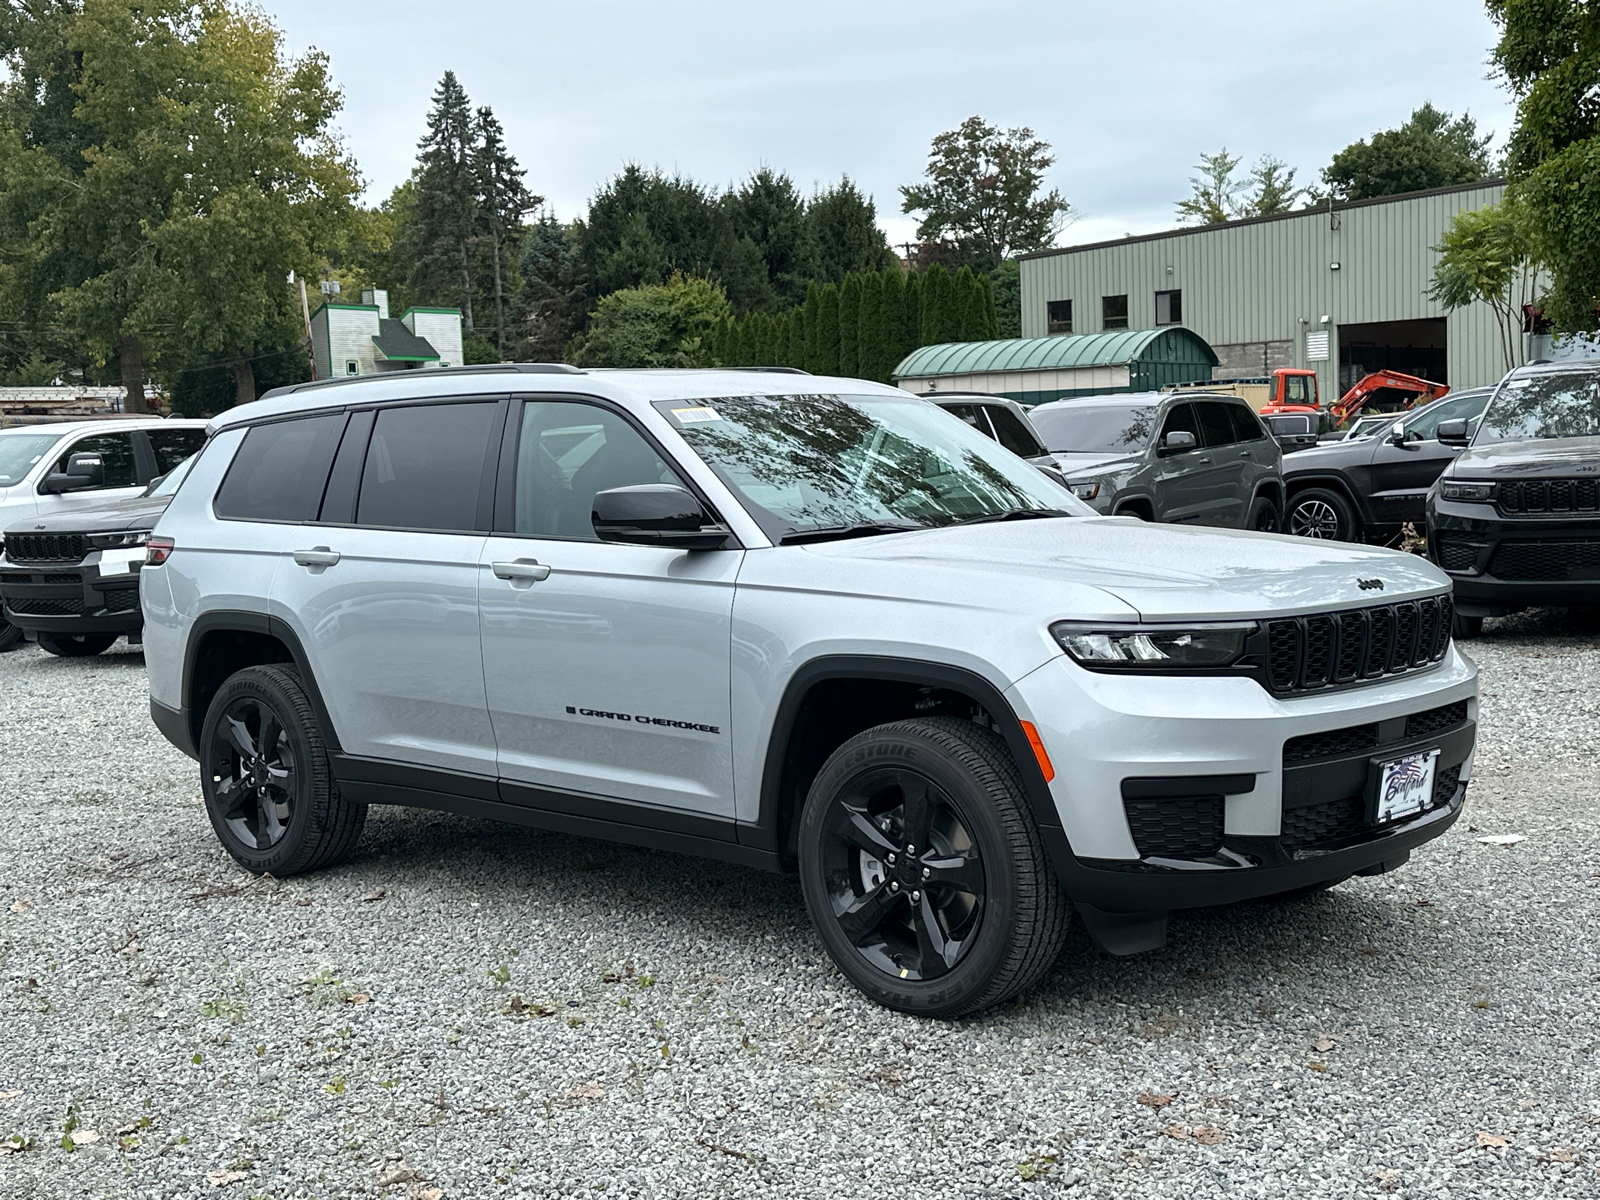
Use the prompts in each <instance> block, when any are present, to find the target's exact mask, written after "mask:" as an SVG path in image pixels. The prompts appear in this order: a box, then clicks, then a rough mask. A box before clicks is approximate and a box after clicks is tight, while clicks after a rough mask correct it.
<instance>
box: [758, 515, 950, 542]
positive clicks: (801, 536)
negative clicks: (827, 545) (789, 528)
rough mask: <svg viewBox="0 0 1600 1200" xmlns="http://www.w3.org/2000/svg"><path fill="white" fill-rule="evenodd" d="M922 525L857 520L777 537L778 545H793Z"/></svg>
mask: <svg viewBox="0 0 1600 1200" xmlns="http://www.w3.org/2000/svg"><path fill="white" fill-rule="evenodd" d="M922 528H925V527H924V526H922V525H907V524H901V523H898V522H894V521H857V522H856V523H855V524H853V525H820V526H818V527H817V528H815V529H796V530H795V531H794V532H792V533H786V534H784V535H783V536H782V537H781V538H779V539H778V544H779V545H780V546H793V545H795V544H796V543H801V542H830V541H834V540H835V539H838V538H853V537H871V536H872V535H873V534H877V533H908V532H910V531H911V530H914V529H922Z"/></svg>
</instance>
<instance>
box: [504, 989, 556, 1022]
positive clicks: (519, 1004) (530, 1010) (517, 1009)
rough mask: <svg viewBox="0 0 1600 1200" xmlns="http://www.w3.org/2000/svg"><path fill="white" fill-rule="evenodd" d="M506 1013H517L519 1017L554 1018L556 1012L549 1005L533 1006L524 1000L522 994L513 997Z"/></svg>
mask: <svg viewBox="0 0 1600 1200" xmlns="http://www.w3.org/2000/svg"><path fill="white" fill-rule="evenodd" d="M506 1011H507V1012H509V1013H515V1014H516V1015H517V1016H521V1015H523V1014H524V1013H526V1014H527V1015H528V1016H530V1017H552V1016H554V1015H555V1012H556V1010H555V1009H554V1008H552V1007H551V1006H550V1005H548V1004H531V1003H529V1002H528V1001H526V1000H524V999H523V998H522V996H521V995H520V994H519V995H516V996H512V997H511V1001H510V1003H508V1004H507V1005H506Z"/></svg>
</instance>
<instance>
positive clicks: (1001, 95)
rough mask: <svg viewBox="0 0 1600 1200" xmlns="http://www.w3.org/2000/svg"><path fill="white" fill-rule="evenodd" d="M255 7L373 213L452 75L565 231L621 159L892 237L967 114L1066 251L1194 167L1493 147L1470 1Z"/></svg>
mask: <svg viewBox="0 0 1600 1200" xmlns="http://www.w3.org/2000/svg"><path fill="white" fill-rule="evenodd" d="M264 2H265V5H266V7H267V9H268V11H269V12H270V13H271V14H272V16H273V18H274V19H275V20H276V21H277V22H278V24H279V25H280V26H281V27H282V28H283V30H284V32H285V35H286V38H287V49H288V50H289V51H290V52H291V53H300V52H303V51H304V50H305V49H306V48H307V47H309V46H316V47H318V48H319V49H321V50H323V51H325V52H326V53H327V54H328V55H329V56H330V57H331V59H332V65H333V73H334V77H335V79H336V80H337V81H338V83H339V84H340V86H341V87H342V88H343V89H344V92H345V98H346V107H345V112H344V114H343V116H342V118H341V122H340V124H341V127H342V129H343V132H344V134H345V137H346V140H347V142H348V144H349V147H350V149H351V150H352V151H353V152H354V154H355V156H356V158H357V160H358V161H359V163H360V165H361V169H362V171H363V172H364V173H365V175H366V178H367V181H368V184H369V199H372V200H374V201H375V200H378V199H381V198H382V197H383V196H385V195H387V194H388V192H389V190H390V189H391V188H393V187H394V186H395V184H397V183H399V182H400V181H402V180H403V179H404V178H405V176H406V174H407V172H408V171H410V169H411V166H412V163H413V161H414V156H415V153H416V142H417V139H418V138H419V137H420V136H421V134H422V131H423V127H424V120H425V117H426V115H427V110H428V106H429V98H430V96H431V94H432V91H433V88H434V86H435V84H436V83H437V82H438V79H439V77H440V75H441V74H443V72H444V71H446V70H453V71H455V73H456V75H457V76H458V77H459V78H460V80H461V82H462V84H463V85H464V86H465V87H466V89H467V94H468V95H469V96H470V97H471V98H472V102H473V103H474V104H475V105H483V104H487V105H490V106H492V107H493V108H494V110H495V113H496V115H497V116H498V117H499V118H500V121H501V123H502V124H503V125H504V126H505V129H506V134H507V140H508V141H509V143H510V146H511V149H512V151H513V152H514V153H515V154H516V155H517V157H518V158H519V159H520V160H521V162H522V165H523V166H524V167H525V168H526V169H527V172H528V183H529V186H530V187H531V188H532V189H533V190H534V191H535V192H536V193H539V194H542V195H544V196H545V197H546V198H547V199H548V200H549V202H550V203H551V204H552V205H553V206H554V208H555V210H556V212H557V214H558V215H559V216H561V217H562V218H563V219H566V218H570V217H572V216H574V215H581V214H582V212H583V210H584V208H585V207H586V204H587V201H588V198H589V197H590V196H591V195H593V193H594V191H595V190H596V188H597V187H599V186H600V185H601V184H602V183H603V182H604V181H605V180H606V179H608V178H610V177H611V176H613V175H615V174H616V172H617V171H618V170H620V169H621V168H622V167H623V165H624V164H626V163H628V162H630V161H631V162H638V163H642V164H645V165H647V166H651V165H658V166H660V167H662V168H663V169H665V170H668V171H681V172H683V173H685V174H687V175H690V176H693V177H694V178H696V179H699V180H702V181H705V182H708V183H716V184H721V185H725V184H727V183H729V182H731V181H734V180H738V179H740V178H743V177H744V176H746V175H748V174H749V173H750V172H751V171H753V170H755V169H756V168H757V167H758V166H760V165H761V164H763V163H765V164H768V165H770V166H772V167H774V168H776V169H778V170H781V171H786V172H788V173H789V175H790V176H791V177H792V178H793V179H794V180H795V182H796V183H797V184H799V185H800V187H801V188H802V189H803V190H805V191H807V192H809V191H810V190H811V189H812V188H813V187H814V186H816V185H819V184H826V183H828V182H831V181H833V180H836V179H838V177H839V176H840V175H841V174H849V175H850V177H851V178H852V179H854V180H856V181H857V183H858V184H859V185H860V186H861V187H862V188H863V190H865V191H866V192H868V193H870V194H871V195H872V196H873V197H874V198H875V199H876V201H877V206H878V216H879V219H880V223H881V224H882V225H883V226H884V228H885V229H886V230H887V231H888V232H889V234H890V237H891V240H893V241H896V242H899V241H903V240H905V239H907V238H909V237H911V236H913V234H914V229H915V224H914V221H913V220H912V219H911V218H909V217H904V216H902V215H901V214H900V195H899V191H898V187H899V185H900V184H903V183H908V182H911V181H912V180H914V179H916V178H917V177H918V176H919V175H920V174H921V172H922V170H923V167H924V165H925V163H926V160H927V153H928V144H929V142H930V140H931V139H932V138H933V137H934V135H935V134H938V133H940V132H941V131H943V130H947V129H951V128H954V127H955V126H956V125H958V124H959V123H960V122H961V121H962V120H963V119H964V118H966V117H968V116H971V115H973V114H978V115H981V116H983V117H984V118H986V119H987V120H989V121H990V122H992V123H995V124H998V125H1002V126H1016V125H1026V126H1029V127H1030V128H1032V129H1033V130H1034V132H1035V133H1036V134H1038V135H1039V136H1040V137H1042V138H1044V139H1045V140H1046V141H1048V142H1050V143H1051V144H1052V145H1053V146H1054V147H1055V153H1056V158H1057V160H1056V164H1055V166H1054V168H1053V169H1052V170H1051V173H1050V176H1049V180H1048V183H1049V185H1050V186H1053V187H1057V188H1059V189H1060V190H1061V191H1062V193H1063V194H1064V195H1065V196H1066V197H1067V198H1068V199H1069V200H1070V201H1071V202H1072V205H1073V207H1074V209H1075V210H1076V211H1077V212H1078V214H1079V220H1078V221H1077V223H1076V224H1074V225H1073V226H1072V227H1071V228H1069V229H1068V230H1067V231H1066V232H1065V233H1064V234H1063V235H1062V238H1061V239H1060V241H1061V243H1062V244H1070V243H1073V242H1087V241H1095V240H1098V239H1101V238H1107V237H1118V236H1121V235H1122V234H1124V233H1145V232H1150V231H1153V230H1157V229H1163V228H1167V227H1170V226H1171V225H1172V224H1173V204H1174V202H1175V201H1176V200H1177V199H1178V198H1179V197H1181V196H1183V195H1186V194H1187V193H1188V190H1189V186H1188V178H1189V176H1190V175H1191V174H1192V173H1193V171H1192V167H1193V164H1194V163H1195V161H1196V156H1197V155H1198V154H1199V153H1200V152H1202V151H1210V150H1215V149H1217V148H1218V147H1221V146H1224V145H1225V146H1227V148H1228V149H1229V150H1230V151H1231V152H1233V153H1236V154H1239V155H1242V156H1243V157H1244V158H1245V160H1246V164H1247V165H1248V163H1250V162H1253V161H1254V160H1255V159H1256V158H1257V157H1258V156H1260V155H1262V154H1266V153H1271V154H1275V155H1277V156H1278V157H1279V158H1282V159H1284V160H1285V161H1286V162H1288V163H1289V164H1290V165H1291V166H1294V167H1296V168H1298V170H1299V176H1298V181H1300V182H1311V181H1313V180H1315V179H1316V178H1317V175H1318V172H1320V170H1321V169H1322V167H1324V166H1325V165H1326V164H1327V162H1328V160H1329V158H1330V157H1331V156H1332V154H1333V153H1334V152H1335V151H1337V150H1339V149H1340V148H1341V147H1343V146H1345V145H1347V144H1348V143H1350V142H1352V141H1355V140H1356V139H1358V138H1362V137H1366V136H1368V135H1369V134H1371V133H1372V132H1373V131H1374V130H1377V129H1383V128H1389V127H1392V126H1394V125H1397V124H1399V123H1401V122H1402V121H1404V120H1405V119H1406V117H1407V116H1408V115H1409V114H1410V113H1411V111H1412V110H1413V109H1414V108H1415V107H1416V106H1418V105H1419V104H1421V103H1422V102H1423V101H1424V100H1432V101H1433V102H1434V104H1436V105H1437V106H1439V107H1440V108H1444V109H1447V110H1449V111H1451V112H1454V113H1460V112H1463V111H1470V112H1471V114H1472V115H1473V116H1474V117H1476V118H1477V120H1478V122H1479V125H1480V128H1483V129H1485V130H1488V131H1491V132H1493V133H1494V134H1495V135H1496V146H1497V147H1498V146H1499V145H1501V144H1503V142H1504V137H1505V133H1506V131H1507V129H1508V128H1509V125H1510V121H1511V116H1512V111H1511V104H1510V103H1509V100H1508V98H1507V96H1506V93H1505V92H1504V91H1503V90H1502V89H1501V88H1500V87H1499V86H1498V84H1497V83H1496V82H1495V81H1494V80H1492V79H1490V78H1489V66H1488V55H1489V50H1490V48H1491V47H1492V46H1493V44H1494V40H1495V31H1494V27H1493V26H1492V25H1491V24H1490V22H1489V20H1488V19H1487V18H1486V17H1485V15H1484V10H1483V6H1482V4H1479V3H1473V2H1472V0H1325V2H1323V3H1319V4H1300V3H1288V2H1286V0H1209V2H1206V3H1201V2H1196V0H1189V2H1187V3H1161V2H1155V0H1121V2H1119V3H1105V2H1103V0H1102V2H1098V3H1083V2H1080V0H1058V2H1056V3H1033V4H1023V3H1015V2H1011V0H989V2H988V3H986V4H973V3H970V2H967V3H959V4H957V3H950V2H948V0H921V2H920V3H915V4H905V3H876V4H874V3H862V2H861V0H855V2H853V3H838V2H835V0H806V2H805V3H799V4H794V3H791V4H782V5H779V4H760V3H751V2H749V0H746V2H745V3H682V2H680V3H677V4H667V3H660V2H659V0H658V2H655V3H638V2H635V0H604V2H591V3H572V2H570V0H569V2H567V3H563V4H540V3H519V2H518V0H456V2H455V3H450V4H442V3H439V0H383V2H382V3H378V2H375V0H264Z"/></svg>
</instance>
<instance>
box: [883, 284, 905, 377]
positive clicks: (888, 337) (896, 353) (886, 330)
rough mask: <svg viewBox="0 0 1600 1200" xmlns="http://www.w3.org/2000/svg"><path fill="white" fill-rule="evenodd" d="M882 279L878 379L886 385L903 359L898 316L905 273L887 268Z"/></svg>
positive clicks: (903, 335)
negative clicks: (880, 352)
mask: <svg viewBox="0 0 1600 1200" xmlns="http://www.w3.org/2000/svg"><path fill="white" fill-rule="evenodd" d="M882 279H883V282H882V283H881V284H880V285H879V286H880V287H881V288H882V289H883V299H882V301H881V302H880V303H881V306H880V308H879V311H878V327H879V328H880V329H881V330H882V331H883V333H882V337H883V359H882V361H881V372H880V376H879V377H880V378H881V379H883V380H884V382H886V383H887V382H888V380H889V376H890V374H891V373H892V372H893V371H894V369H895V367H897V366H898V365H899V364H900V360H901V359H902V358H904V357H905V352H904V351H903V350H902V349H901V347H902V346H903V345H904V344H905V331H904V328H903V327H902V321H901V316H900V310H901V308H902V307H903V306H904V304H905V290H906V284H905V273H904V272H903V271H901V270H900V268H899V266H888V267H885V268H884V269H883V276H882Z"/></svg>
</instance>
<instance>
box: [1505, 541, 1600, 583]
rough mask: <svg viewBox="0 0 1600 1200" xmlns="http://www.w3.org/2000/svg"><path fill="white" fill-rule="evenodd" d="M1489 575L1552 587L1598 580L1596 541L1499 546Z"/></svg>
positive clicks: (1599, 557) (1598, 546)
mask: <svg viewBox="0 0 1600 1200" xmlns="http://www.w3.org/2000/svg"><path fill="white" fill-rule="evenodd" d="M1574 572H1581V574H1574ZM1489 574H1491V575H1493V576H1494V577H1495V578H1496V579H1515V580H1523V581H1532V580H1538V581H1544V582H1554V583H1559V582H1562V581H1565V580H1569V579H1574V578H1577V579H1593V580H1600V540H1596V541H1593V542H1501V543H1500V545H1499V546H1498V547H1496V548H1495V552H1494V557H1493V558H1492V559H1490V560H1489Z"/></svg>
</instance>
